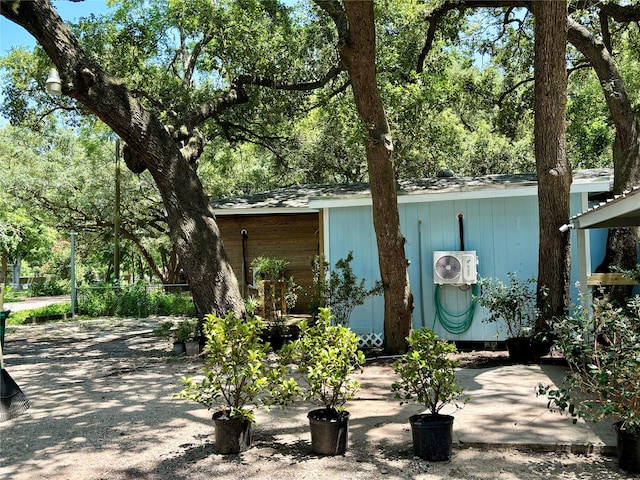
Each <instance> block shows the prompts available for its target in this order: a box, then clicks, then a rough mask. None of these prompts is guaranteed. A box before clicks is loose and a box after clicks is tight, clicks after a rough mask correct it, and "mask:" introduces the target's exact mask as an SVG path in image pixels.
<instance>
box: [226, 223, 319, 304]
mask: <svg viewBox="0 0 640 480" xmlns="http://www.w3.org/2000/svg"><path fill="white" fill-rule="evenodd" d="M216 220H217V222H218V226H219V227H220V232H221V236H222V240H223V242H224V246H225V249H226V251H227V254H228V255H229V260H230V262H231V266H232V267H233V271H234V272H235V274H236V276H237V277H238V283H239V284H240V285H241V290H242V234H241V232H242V230H246V231H247V235H248V236H247V240H246V252H245V260H246V283H245V288H244V291H245V296H249V295H251V294H256V291H255V290H252V289H249V288H247V285H250V284H252V283H253V276H252V271H251V267H250V266H249V265H250V263H251V261H252V260H253V259H254V258H256V257H260V256H262V257H277V258H286V259H287V260H288V261H289V266H288V267H287V270H286V275H287V277H290V276H293V278H294V280H295V282H296V283H297V284H298V285H300V286H301V287H303V289H304V291H308V289H309V287H310V286H311V284H312V283H313V280H312V274H311V260H312V258H313V256H314V255H317V254H318V253H319V248H320V247H319V245H320V236H319V235H320V223H319V216H318V213H317V212H310V213H299V214H278V215H268V214H266V215H265V214H258V215H249V214H242V215H218V216H217V218H216ZM304 291H303V292H300V293H299V295H298V303H297V305H296V308H295V309H294V310H293V312H292V313H307V311H308V309H309V301H308V298H307V296H306V295H305V294H304Z"/></svg>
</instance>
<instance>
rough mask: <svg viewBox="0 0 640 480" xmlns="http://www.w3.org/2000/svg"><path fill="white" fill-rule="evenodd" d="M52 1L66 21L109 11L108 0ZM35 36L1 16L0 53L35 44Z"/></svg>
mask: <svg viewBox="0 0 640 480" xmlns="http://www.w3.org/2000/svg"><path fill="white" fill-rule="evenodd" d="M51 3H52V4H53V6H54V7H55V8H56V10H58V14H60V17H62V19H63V20H64V21H70V20H76V19H78V18H81V17H86V16H87V15H89V14H91V13H95V14H100V13H104V12H106V11H107V2H106V0H84V1H82V2H70V1H69V0H52V1H51ZM35 44H36V41H35V40H34V38H33V37H32V36H31V35H30V34H29V33H28V32H27V31H26V30H25V29H23V28H22V27H20V26H19V25H16V24H15V23H12V22H10V21H9V20H7V19H6V18H4V17H1V16H0V54H1V55H5V54H6V53H7V52H8V51H9V49H11V47H14V46H18V45H27V46H29V47H33V46H35Z"/></svg>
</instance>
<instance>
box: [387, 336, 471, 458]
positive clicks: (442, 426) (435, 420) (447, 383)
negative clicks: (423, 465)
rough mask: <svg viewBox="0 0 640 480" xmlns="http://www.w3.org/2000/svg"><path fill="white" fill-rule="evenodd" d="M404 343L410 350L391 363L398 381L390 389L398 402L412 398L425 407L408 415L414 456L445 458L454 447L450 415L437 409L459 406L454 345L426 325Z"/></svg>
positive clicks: (460, 388)
mask: <svg viewBox="0 0 640 480" xmlns="http://www.w3.org/2000/svg"><path fill="white" fill-rule="evenodd" d="M407 342H408V345H409V350H408V351H407V353H406V354H405V355H404V356H402V357H401V358H400V359H398V360H397V361H396V362H394V364H393V369H394V371H395V373H396V374H397V375H398V376H399V377H400V380H399V381H398V382H394V383H393V384H392V385H391V390H392V391H393V392H394V394H395V397H396V398H397V399H399V400H400V401H401V402H400V403H401V404H402V403H406V402H410V401H415V402H417V403H419V404H421V405H424V407H425V408H426V409H427V413H422V414H418V415H413V416H411V417H410V418H409V423H410V424H411V432H412V437H413V452H414V455H416V456H419V457H420V458H424V459H426V460H429V461H442V460H448V459H449V457H450V456H451V451H452V448H453V416H452V415H443V414H441V413H440V411H441V410H442V408H443V407H445V406H446V405H449V404H453V405H455V406H456V407H458V403H457V402H458V399H459V398H460V396H461V395H462V387H461V386H460V385H459V384H458V382H457V381H456V368H457V367H458V363H459V362H458V361H457V360H455V359H454V358H452V355H454V354H455V353H457V350H456V347H455V345H453V344H452V343H448V342H447V341H446V340H439V339H438V337H437V335H436V334H435V333H433V332H432V331H431V330H429V329H427V328H422V329H421V330H412V331H411V334H410V335H409V337H407ZM467 401H468V398H467V399H464V403H466V402H467Z"/></svg>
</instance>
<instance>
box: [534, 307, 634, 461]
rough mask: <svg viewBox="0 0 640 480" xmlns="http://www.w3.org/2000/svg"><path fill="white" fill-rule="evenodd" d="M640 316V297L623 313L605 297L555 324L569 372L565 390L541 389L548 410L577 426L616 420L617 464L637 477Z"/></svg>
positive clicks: (564, 383) (554, 327)
mask: <svg viewBox="0 0 640 480" xmlns="http://www.w3.org/2000/svg"><path fill="white" fill-rule="evenodd" d="M639 312H640V297H637V296H636V297H634V298H633V299H632V300H631V301H630V302H629V304H628V305H627V308H626V309H624V308H621V307H617V306H615V305H613V304H612V303H611V302H610V301H609V299H608V298H607V296H606V295H605V296H603V297H600V298H594V299H593V303H592V305H591V307H585V306H582V307H579V308H576V310H575V313H574V314H572V315H569V316H566V317H564V318H562V319H559V320H557V321H556V322H554V324H553V325H552V327H553V332H554V334H555V338H556V346H557V347H558V348H559V350H560V351H561V352H562V353H563V354H564V356H565V358H566V360H567V363H568V365H569V373H568V374H567V376H566V377H565V379H564V381H563V386H562V388H556V387H555V386H551V385H538V394H542V395H546V396H547V397H548V399H549V404H548V405H549V407H550V408H551V407H553V408H558V409H559V410H561V411H567V412H568V413H569V414H570V415H571V416H572V417H573V421H574V423H575V422H576V420H577V419H578V418H584V419H586V420H590V421H594V422H596V421H600V420H603V419H605V418H612V419H615V423H614V424H613V427H614V429H615V430H616V436H617V445H618V463H619V465H620V468H622V469H623V470H626V471H628V472H633V473H638V472H640V361H639V359H640V323H639V322H638V317H639V316H638V313H639Z"/></svg>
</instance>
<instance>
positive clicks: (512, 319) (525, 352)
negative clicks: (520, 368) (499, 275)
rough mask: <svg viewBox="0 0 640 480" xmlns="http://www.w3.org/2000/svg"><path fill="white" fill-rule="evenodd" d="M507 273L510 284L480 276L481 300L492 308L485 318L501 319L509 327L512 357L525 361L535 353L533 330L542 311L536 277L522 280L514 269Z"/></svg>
mask: <svg viewBox="0 0 640 480" xmlns="http://www.w3.org/2000/svg"><path fill="white" fill-rule="evenodd" d="M508 276H509V282H508V284H505V283H502V282H501V281H500V280H498V279H494V278H482V279H480V289H481V293H480V296H479V297H478V303H480V305H481V306H482V307H484V308H486V309H487V310H489V317H488V318H486V319H485V320H484V321H485V322H487V323H500V322H502V324H503V325H504V327H506V329H507V338H506V340H505V342H506V344H507V349H508V351H509V357H510V358H511V359H513V360H515V361H518V362H526V361H529V360H530V359H531V357H532V351H531V333H532V331H533V327H534V326H535V324H536V321H537V319H538V315H539V310H538V308H537V306H536V289H535V283H536V280H535V278H529V279H527V280H520V279H519V278H518V275H517V273H515V272H510V273H509V274H508ZM501 327H502V326H501ZM501 327H500V328H499V330H498V332H500V329H501Z"/></svg>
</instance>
